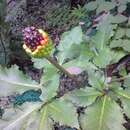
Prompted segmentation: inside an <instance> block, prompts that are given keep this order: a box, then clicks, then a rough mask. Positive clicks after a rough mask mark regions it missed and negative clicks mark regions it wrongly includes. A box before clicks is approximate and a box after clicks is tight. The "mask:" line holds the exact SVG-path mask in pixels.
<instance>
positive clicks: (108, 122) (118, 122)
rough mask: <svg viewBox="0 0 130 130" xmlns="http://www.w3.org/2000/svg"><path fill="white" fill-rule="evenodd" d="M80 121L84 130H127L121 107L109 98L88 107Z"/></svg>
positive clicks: (105, 97)
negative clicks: (124, 126) (124, 125)
mask: <svg viewBox="0 0 130 130" xmlns="http://www.w3.org/2000/svg"><path fill="white" fill-rule="evenodd" d="M80 119H81V126H82V129H83V130H125V128H123V126H122V123H123V122H124V120H123V115H122V113H121V110H120V107H119V106H118V104H116V103H115V102H114V101H113V100H112V99H110V98H109V97H107V96H104V97H103V98H102V99H101V100H99V101H98V102H96V103H95V104H94V105H93V106H90V107H88V108H87V109H86V111H85V114H84V115H82V116H81V117H80Z"/></svg>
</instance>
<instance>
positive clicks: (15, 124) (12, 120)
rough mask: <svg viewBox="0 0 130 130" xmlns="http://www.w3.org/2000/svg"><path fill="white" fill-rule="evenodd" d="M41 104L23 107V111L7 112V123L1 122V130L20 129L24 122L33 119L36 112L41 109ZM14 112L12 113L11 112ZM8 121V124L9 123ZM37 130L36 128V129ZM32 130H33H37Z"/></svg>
mask: <svg viewBox="0 0 130 130" xmlns="http://www.w3.org/2000/svg"><path fill="white" fill-rule="evenodd" d="M40 106H41V104H30V105H28V107H27V105H26V106H24V107H22V108H21V109H22V111H15V112H14V110H7V111H6V113H7V115H6V114H5V117H4V118H5V121H2V120H1V121H0V124H1V125H0V129H1V130H14V129H17V130H18V129H20V127H21V125H23V124H22V122H24V121H25V120H26V119H27V118H29V116H30V118H32V117H33V116H32V114H33V112H36V111H37V110H38V109H39V108H40ZM11 111H12V112H11ZM7 120H8V122H7ZM35 129H36V128H35ZM35 129H32V130H35Z"/></svg>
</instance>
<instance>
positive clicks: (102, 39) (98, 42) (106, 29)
mask: <svg viewBox="0 0 130 130" xmlns="http://www.w3.org/2000/svg"><path fill="white" fill-rule="evenodd" d="M109 17H110V15H109V14H107V15H106V16H104V18H103V20H102V21H101V22H100V24H99V26H98V27H97V29H98V32H97V33H96V35H95V36H93V37H92V38H91V42H92V45H93V46H94V48H95V47H96V48H97V49H98V51H100V50H103V49H104V48H105V47H106V45H107V44H108V41H109V40H110V38H111V37H112V36H113V27H112V26H111V24H110V21H109Z"/></svg>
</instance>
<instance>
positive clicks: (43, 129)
mask: <svg viewBox="0 0 130 130" xmlns="http://www.w3.org/2000/svg"><path fill="white" fill-rule="evenodd" d="M48 114H49V113H48V106H45V107H44V108H43V109H42V111H41V113H40V123H39V128H38V130H52V129H53V128H52V126H53V125H52V122H51V120H50V119H49V117H48Z"/></svg>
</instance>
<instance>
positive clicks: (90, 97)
mask: <svg viewBox="0 0 130 130" xmlns="http://www.w3.org/2000/svg"><path fill="white" fill-rule="evenodd" d="M100 95H101V93H100V92H99V91H97V90H95V89H94V88H85V89H82V88H81V89H79V90H74V91H72V92H70V93H68V94H66V95H65V96H64V99H67V100H69V101H71V102H73V103H74V104H76V105H77V106H88V105H91V104H92V103H94V102H95V100H96V98H97V97H98V96H100Z"/></svg>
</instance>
